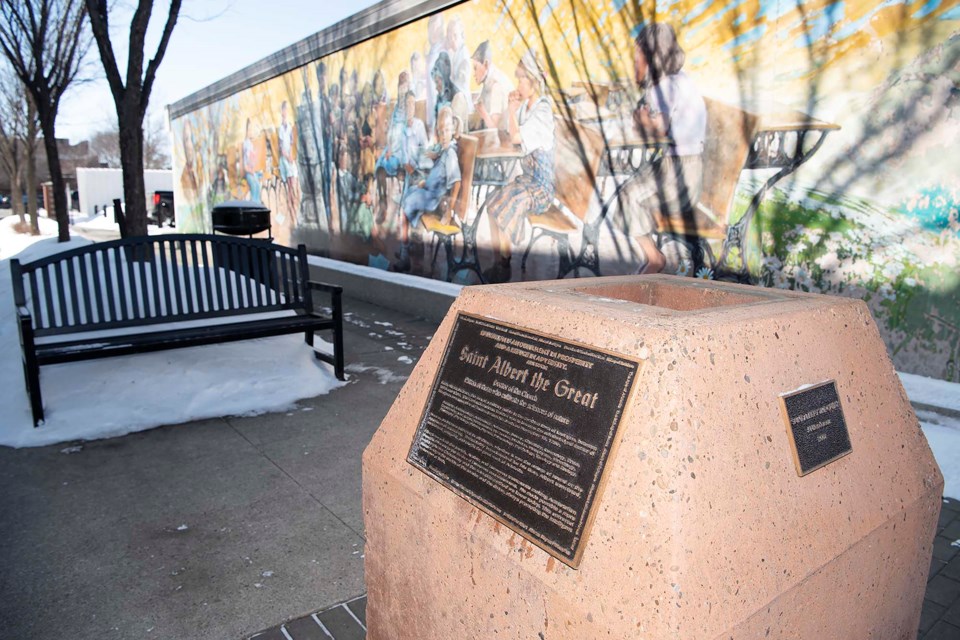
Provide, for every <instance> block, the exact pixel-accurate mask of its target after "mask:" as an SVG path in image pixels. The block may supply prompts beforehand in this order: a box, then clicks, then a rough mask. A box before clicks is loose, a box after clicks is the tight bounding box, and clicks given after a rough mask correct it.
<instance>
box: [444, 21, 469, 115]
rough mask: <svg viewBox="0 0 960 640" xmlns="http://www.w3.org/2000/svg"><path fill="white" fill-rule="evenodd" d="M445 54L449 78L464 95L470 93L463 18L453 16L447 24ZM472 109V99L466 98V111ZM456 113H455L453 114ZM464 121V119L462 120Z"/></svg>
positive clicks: (467, 54) (467, 52) (467, 53)
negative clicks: (447, 60) (447, 55)
mask: <svg viewBox="0 0 960 640" xmlns="http://www.w3.org/2000/svg"><path fill="white" fill-rule="evenodd" d="M447 54H449V56H450V78H451V79H452V80H453V84H454V85H456V87H457V89H459V90H460V92H461V93H463V95H464V96H469V95H470V52H469V51H468V50H467V42H466V36H465V35H464V33H463V20H461V19H460V16H453V17H452V18H451V19H450V22H449V23H448V24H447ZM472 111H473V101H472V100H470V99H469V97H468V99H467V113H468V114H469V113H471V112H472ZM455 115H456V114H455ZM464 122H466V120H464Z"/></svg>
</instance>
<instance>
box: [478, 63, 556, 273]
mask: <svg viewBox="0 0 960 640" xmlns="http://www.w3.org/2000/svg"><path fill="white" fill-rule="evenodd" d="M516 78H517V89H516V91H512V92H511V93H510V96H509V100H508V103H507V113H506V115H505V116H504V119H505V120H506V121H507V122H506V125H507V127H506V128H507V135H508V136H509V141H510V142H511V143H512V144H515V145H519V146H520V149H521V150H522V152H523V159H521V160H520V168H521V169H522V171H523V173H521V174H520V175H519V176H517V177H516V179H515V180H514V181H513V182H511V183H509V184H507V185H505V186H503V187H501V188H500V189H499V190H497V191H496V192H495V193H493V194H492V195H491V196H490V197H489V199H488V200H487V214H488V215H487V217H488V219H489V220H490V238H491V242H492V244H493V252H494V263H493V266H492V267H491V268H490V269H487V270H486V271H485V272H484V274H483V275H484V279H485V280H486V281H487V282H508V281H509V280H510V276H511V269H510V258H511V255H512V245H513V244H517V243H519V242H520V241H521V240H522V239H523V235H524V232H525V231H526V219H527V216H528V215H531V214H537V213H542V212H544V211H546V209H547V208H548V207H549V206H550V203H552V202H553V196H554V192H555V184H554V170H553V163H554V138H555V135H554V122H553V109H552V108H551V107H550V101H549V100H548V99H547V98H546V96H545V95H544V93H545V88H546V87H545V80H544V73H543V66H542V65H541V64H540V61H539V59H538V57H537V55H536V52H534V51H533V50H530V51H527V53H525V54H524V55H523V57H522V58H521V59H520V63H519V64H518V65H517V72H516Z"/></svg>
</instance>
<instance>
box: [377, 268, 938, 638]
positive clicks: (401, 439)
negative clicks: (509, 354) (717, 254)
mask: <svg viewBox="0 0 960 640" xmlns="http://www.w3.org/2000/svg"><path fill="white" fill-rule="evenodd" d="M458 313H467V314H472V315H474V316H481V317H485V318H487V319H490V320H492V321H494V322H497V323H505V324H510V325H516V326H519V327H522V328H524V329H527V330H529V331H531V332H535V333H538V334H543V335H547V336H554V337H556V338H559V339H561V340H566V341H574V342H577V343H580V344H583V345H588V346H590V347H592V348H595V349H598V350H602V351H607V352H612V353H616V354H620V355H622V356H624V357H625V358H628V359H632V360H636V361H638V362H639V363H640V367H639V371H638V373H637V378H636V381H635V383H634V384H635V386H634V391H633V394H632V396H631V397H630V401H629V403H628V406H627V407H626V410H625V412H624V415H623V419H622V421H621V423H620V426H619V430H618V433H617V446H616V448H615V449H614V451H613V453H612V454H611V456H610V458H609V459H608V461H607V464H606V475H605V481H604V483H603V486H602V488H601V491H600V493H599V494H598V496H597V498H596V502H595V504H594V521H593V525H592V528H591V529H590V531H589V533H588V535H587V537H586V538H585V540H584V541H583V553H582V558H581V561H580V563H579V566H578V567H577V568H576V569H573V568H571V567H569V566H567V565H566V564H564V563H563V562H561V561H559V560H557V559H555V558H554V557H552V556H551V555H550V554H548V553H547V552H546V551H544V550H542V549H541V548H540V547H538V546H536V545H534V544H532V543H530V542H528V541H527V540H526V539H525V538H524V537H523V536H521V535H520V534H518V533H516V532H514V531H513V530H511V529H510V528H508V527H507V526H506V525H504V524H502V523H500V522H498V521H497V520H495V519H494V518H492V517H491V516H489V515H487V513H485V512H484V511H482V510H480V509H479V508H477V507H475V506H473V505H472V504H471V503H470V502H468V501H467V500H465V499H464V498H462V497H460V496H458V495H457V494H456V493H454V492H453V491H451V490H450V489H448V488H447V487H445V486H443V485H441V484H440V483H439V482H437V481H436V480H434V479H432V478H431V477H429V476H428V475H426V474H425V473H424V472H422V471H420V470H419V469H417V468H415V467H414V466H412V465H411V464H410V463H408V462H407V454H408V452H409V450H410V446H411V442H412V440H413V437H414V434H415V432H416V429H417V426H418V423H419V421H420V419H421V416H422V415H423V412H424V408H425V406H426V402H427V399H428V395H429V393H430V389H431V385H432V384H433V382H434V378H435V375H436V372H437V368H438V365H439V362H440V361H441V358H442V356H443V353H444V349H445V346H446V344H447V342H448V340H449V336H450V331H451V328H452V327H453V324H454V319H455V316H456V314H458ZM825 380H834V381H835V382H836V387H837V391H838V395H839V399H840V402H841V405H842V409H843V413H844V417H845V419H846V424H847V429H848V432H849V437H850V444H851V448H852V452H851V453H850V454H848V455H846V456H844V457H842V458H839V459H837V460H835V461H833V462H831V463H829V464H827V465H826V466H824V467H822V468H820V469H818V470H816V471H813V472H811V473H808V474H806V475H804V476H800V475H799V474H798V471H797V468H796V466H795V463H794V457H793V451H792V446H791V441H790V435H789V433H788V428H787V422H786V420H785V418H784V415H783V410H782V408H781V403H782V400H781V396H782V395H783V394H786V393H789V392H791V391H794V390H796V389H798V388H801V387H803V386H804V385H811V384H816V383H819V382H822V381H825ZM942 488H943V479H942V477H941V475H940V472H939V470H938V468H937V466H936V463H935V462H934V460H933V457H932V455H931V453H930V449H929V447H928V446H927V443H926V440H925V439H924V437H923V434H922V432H921V431H920V427H919V425H918V423H917V419H916V417H915V416H914V413H913V411H912V410H911V407H910V404H909V402H908V400H907V397H906V394H905V393H904V391H903V388H902V387H901V385H900V382H899V380H898V378H897V376H896V374H895V372H894V370H893V367H892V365H891V363H890V360H889V358H888V357H887V354H886V351H885V348H884V344H883V342H882V340H881V339H880V336H879V334H878V332H877V329H876V327H875V325H874V323H873V320H872V319H871V317H870V315H869V312H868V310H867V308H866V306H865V305H864V304H863V303H862V302H860V301H853V300H846V299H842V298H836V297H826V296H819V295H806V294H796V293H790V292H780V291H773V290H768V289H758V288H753V287H747V286H740V285H731V284H720V283H713V282H706V281H699V280H692V279H681V278H675V277H670V276H646V277H645V276H631V277H616V278H599V279H593V280H580V281H576V280H574V281H559V282H536V283H522V284H510V285H503V286H487V287H470V288H466V289H464V291H463V293H462V294H461V296H460V297H459V299H458V300H457V302H456V303H455V305H454V306H453V308H452V309H451V310H450V312H449V314H448V315H447V317H446V319H445V320H444V322H443V324H442V325H441V327H440V329H439V330H438V331H437V333H436V335H435V337H434V339H433V342H432V344H431V345H430V347H429V348H428V349H427V351H426V352H425V353H424V355H423V357H422V358H421V360H420V362H419V363H418V364H417V367H416V369H415V370H414V372H413V375H412V376H411V377H410V379H409V381H408V382H407V384H406V385H405V386H404V388H403V390H402V391H401V393H400V395H399V396H398V397H397V400H396V402H395V403H394V405H393V407H392V408H391V410H390V412H389V413H388V414H387V416H386V418H385V419H384V420H383V422H382V424H381V425H380V428H379V430H378V431H377V433H376V435H375V436H374V438H373V440H372V442H371V443H370V445H369V446H368V447H367V449H366V451H365V453H364V456H363V506H364V521H365V525H366V534H367V544H366V581H367V589H368V604H367V625H368V638H372V639H376V640H398V639H404V638H416V639H418V640H419V639H437V640H446V639H474V638H476V639H481V638H482V639H488V638H523V639H537V638H541V639H544V640H553V639H556V638H570V639H577V640H585V639H593V638H615V639H618V640H621V639H624V638H708V639H712V638H718V639H719V638H765V637H766V638H811V639H812V638H818V639H819V638H912V637H914V636H915V634H916V630H917V628H918V622H919V616H920V606H921V602H922V598H923V593H924V587H925V583H926V576H927V571H928V567H929V562H930V556H931V550H932V543H933V537H934V533H935V526H936V522H937V517H938V513H939V509H940V496H941V492H942Z"/></svg>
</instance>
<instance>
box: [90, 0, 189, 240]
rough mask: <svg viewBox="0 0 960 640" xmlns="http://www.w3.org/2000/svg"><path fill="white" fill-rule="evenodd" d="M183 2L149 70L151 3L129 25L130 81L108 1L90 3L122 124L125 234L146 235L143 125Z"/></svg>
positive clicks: (174, 5)
mask: <svg viewBox="0 0 960 640" xmlns="http://www.w3.org/2000/svg"><path fill="white" fill-rule="evenodd" d="M180 4H181V0H171V1H170V6H169V9H168V10H167V20H166V23H165V24H164V27H163V33H162V34H161V36H160V42H159V44H158V45H157V50H156V52H155V53H154V55H153V57H152V58H151V59H150V60H149V62H148V63H147V65H146V69H144V60H145V56H144V45H145V41H146V36H147V27H148V26H149V24H150V18H151V17H152V15H153V2H152V0H140V2H139V3H138V4H137V6H136V8H135V9H134V11H133V17H132V18H131V20H130V30H129V40H128V50H127V72H126V79H124V77H123V76H121V75H120V69H119V68H118V66H117V57H116V53H115V52H114V47H113V43H112V42H111V40H110V27H109V20H108V13H109V11H108V8H107V2H106V0H86V6H87V10H88V11H89V12H90V25H91V27H92V28H93V36H94V39H95V40H96V43H97V48H98V49H99V51H100V60H101V62H103V69H104V72H105V73H106V76H107V83H108V84H109V85H110V92H111V94H113V102H114V104H115V105H116V109H117V123H118V126H119V138H120V166H121V168H122V169H123V197H124V200H125V202H126V207H127V210H126V218H127V221H126V225H125V226H126V233H127V234H128V235H135V236H136V235H146V234H147V205H146V191H145V188H144V185H143V169H144V156H143V152H144V136H143V120H144V118H145V117H146V115H147V105H148V104H149V102H150V92H151V91H152V90H153V82H154V79H155V78H156V75H157V69H158V68H159V67H160V62H161V61H162V60H163V56H164V54H165V53H166V51H167V44H169V42H170V36H171V34H173V28H174V26H176V24H177V17H178V16H179V14H180Z"/></svg>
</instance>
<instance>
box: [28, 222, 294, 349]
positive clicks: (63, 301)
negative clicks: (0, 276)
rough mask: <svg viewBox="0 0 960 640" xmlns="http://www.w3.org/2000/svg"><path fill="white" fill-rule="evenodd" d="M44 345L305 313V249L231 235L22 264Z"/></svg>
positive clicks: (90, 250) (139, 242) (174, 238)
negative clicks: (57, 338) (134, 329)
mask: <svg viewBox="0 0 960 640" xmlns="http://www.w3.org/2000/svg"><path fill="white" fill-rule="evenodd" d="M11 273H13V274H14V278H15V280H16V279H18V280H19V282H18V283H16V284H15V285H14V290H15V294H16V295H20V296H21V297H22V298H23V300H24V303H25V304H26V305H27V306H28V308H30V309H31V310H32V315H33V316H34V324H35V332H36V335H37V336H38V337H42V336H48V335H59V334H68V333H75V332H80V331H93V330H99V329H111V328H120V327H126V326H137V325H142V324H155V323H162V322H169V321H171V320H178V321H179V320H192V319H201V318H207V317H217V316H230V315H240V314H247V313H263V312H268V311H280V310H285V309H308V308H309V307H308V306H307V304H308V303H309V301H310V295H309V289H308V287H307V279H308V277H309V267H308V265H307V262H306V247H303V246H302V245H301V246H300V247H298V248H297V249H291V248H289V247H284V246H281V245H276V244H273V243H272V242H269V241H264V240H249V239H245V238H234V237H227V236H209V235H186V234H184V235H168V236H155V237H143V238H127V239H124V240H115V241H112V242H105V243H99V244H94V245H89V246H86V247H81V248H79V249H73V250H71V251H66V252H63V253H60V254H56V255H52V256H48V257H46V258H42V259H40V260H36V261H34V262H32V263H27V264H22V265H20V264H19V263H18V266H17V269H16V270H11Z"/></svg>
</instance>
